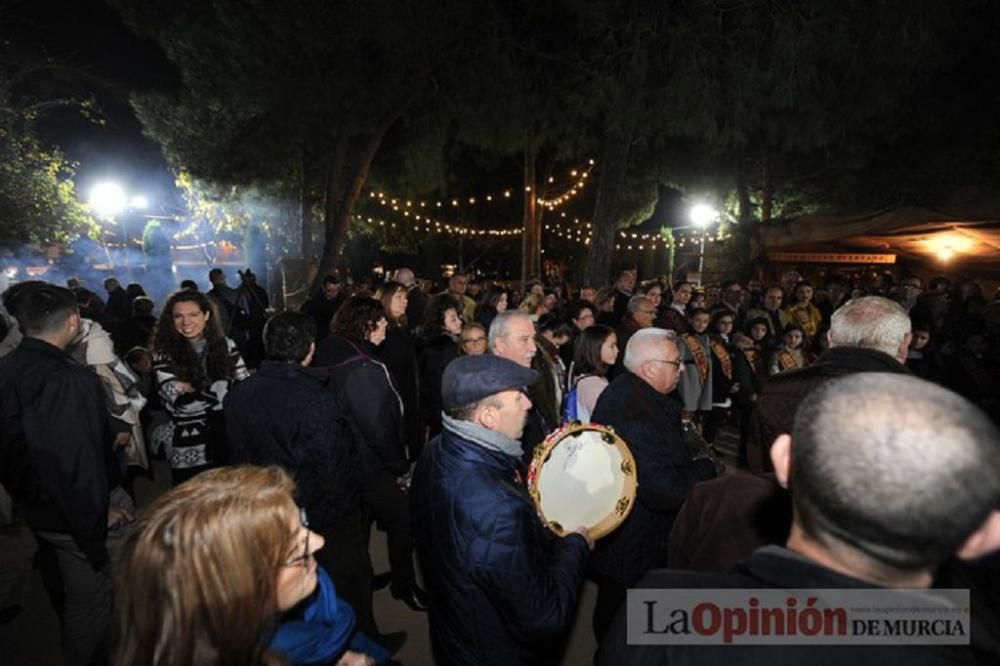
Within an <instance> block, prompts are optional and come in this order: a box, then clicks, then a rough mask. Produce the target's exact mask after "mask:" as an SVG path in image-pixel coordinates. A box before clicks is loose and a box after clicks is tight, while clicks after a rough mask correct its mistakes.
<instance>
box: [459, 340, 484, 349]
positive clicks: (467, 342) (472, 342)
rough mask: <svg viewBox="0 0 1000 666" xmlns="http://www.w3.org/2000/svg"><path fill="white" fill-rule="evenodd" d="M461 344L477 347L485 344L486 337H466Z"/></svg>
mask: <svg viewBox="0 0 1000 666" xmlns="http://www.w3.org/2000/svg"><path fill="white" fill-rule="evenodd" d="M462 344H463V345H476V346H477V347H478V346H479V345H485V344H486V338H466V339H465V340H462Z"/></svg>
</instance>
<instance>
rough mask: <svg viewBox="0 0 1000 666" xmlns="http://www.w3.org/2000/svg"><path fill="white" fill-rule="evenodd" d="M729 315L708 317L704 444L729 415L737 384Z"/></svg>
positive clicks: (732, 320)
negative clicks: (709, 355)
mask: <svg viewBox="0 0 1000 666" xmlns="http://www.w3.org/2000/svg"><path fill="white" fill-rule="evenodd" d="M734 321H735V320H734V318H733V313H732V312H729V311H728V310H719V311H717V312H716V313H715V314H713V315H712V323H711V329H710V330H711V331H712V334H711V335H710V336H709V346H710V347H711V349H712V412H711V414H710V415H709V417H708V418H707V419H706V420H705V429H704V435H705V441H707V442H708V443H709V444H712V443H713V442H714V441H715V435H716V434H717V433H718V431H719V428H720V427H722V424H723V423H724V422H725V420H726V417H727V416H728V415H729V410H730V409H731V408H732V406H733V397H734V396H735V394H736V393H737V392H739V390H740V384H739V382H738V381H737V379H736V375H735V373H734V371H733V366H734V363H733V361H734V358H735V355H736V348H735V347H734V346H733V338H732V333H733V323H734Z"/></svg>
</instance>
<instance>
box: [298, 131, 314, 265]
mask: <svg viewBox="0 0 1000 666" xmlns="http://www.w3.org/2000/svg"><path fill="white" fill-rule="evenodd" d="M300 168H301V172H300V173H299V227H300V229H301V233H302V237H301V238H300V239H299V253H300V256H301V257H302V258H303V259H305V258H307V257H308V256H309V255H310V253H311V250H312V231H313V215H312V204H313V202H312V197H311V196H309V165H308V158H307V157H306V153H305V151H304V150H303V151H302V155H301V166H300Z"/></svg>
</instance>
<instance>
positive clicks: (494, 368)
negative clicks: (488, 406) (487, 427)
mask: <svg viewBox="0 0 1000 666" xmlns="http://www.w3.org/2000/svg"><path fill="white" fill-rule="evenodd" d="M537 379H538V373H537V372H535V371H534V370H532V369H531V368H524V367H522V366H520V365H518V364H517V363H515V362H514V361H511V360H508V359H506V358H501V357H500V356H494V355H493V354H480V355H478V356H459V357H458V358H456V359H455V360H454V361H452V362H451V363H449V364H448V367H447V368H445V369H444V376H442V377H441V403H442V406H443V407H444V408H445V409H453V408H455V407H463V406H465V405H471V404H472V403H474V402H478V401H480V400H482V399H483V398H485V397H487V396H491V395H493V394H495V393H500V392H501V391H508V390H510V389H521V388H526V387H528V386H531V385H532V384H534V383H535V381H536V380H537Z"/></svg>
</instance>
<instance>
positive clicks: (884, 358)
mask: <svg viewBox="0 0 1000 666" xmlns="http://www.w3.org/2000/svg"><path fill="white" fill-rule="evenodd" d="M856 372H896V373H905V374H909V372H908V371H907V370H906V368H904V367H903V366H902V364H900V362H899V361H897V360H896V359H895V358H893V357H892V356H889V355H888V354H885V353H883V352H880V351H876V350H874V349H861V348H858V347H833V348H831V349H828V350H827V351H826V352H824V353H823V355H822V356H820V357H819V358H818V359H817V360H816V362H815V363H814V364H813V365H811V366H808V367H805V368H800V369H798V370H791V371H788V372H782V373H779V374H777V375H773V376H771V377H770V378H768V380H767V382H766V383H765V384H764V388H763V390H762V391H761V393H760V396H759V397H758V399H757V405H756V407H755V409H754V411H753V417H752V419H751V423H750V426H751V427H750V439H749V441H748V451H747V453H748V455H749V458H750V469H751V470H752V471H754V472H768V471H772V466H771V460H770V458H769V457H768V455H767V452H768V450H769V449H770V448H771V443H772V442H773V441H774V439H775V438H776V437H777V436H778V435H780V434H782V433H790V432H791V431H792V423H793V422H794V420H795V410H797V409H798V407H799V405H800V404H802V401H803V400H804V399H805V397H806V396H807V395H809V393H811V392H812V391H813V389H815V388H817V387H819V386H820V385H822V384H823V383H824V382H827V381H829V380H831V379H834V378H836V377H843V376H845V375H852V374H854V373H856Z"/></svg>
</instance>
